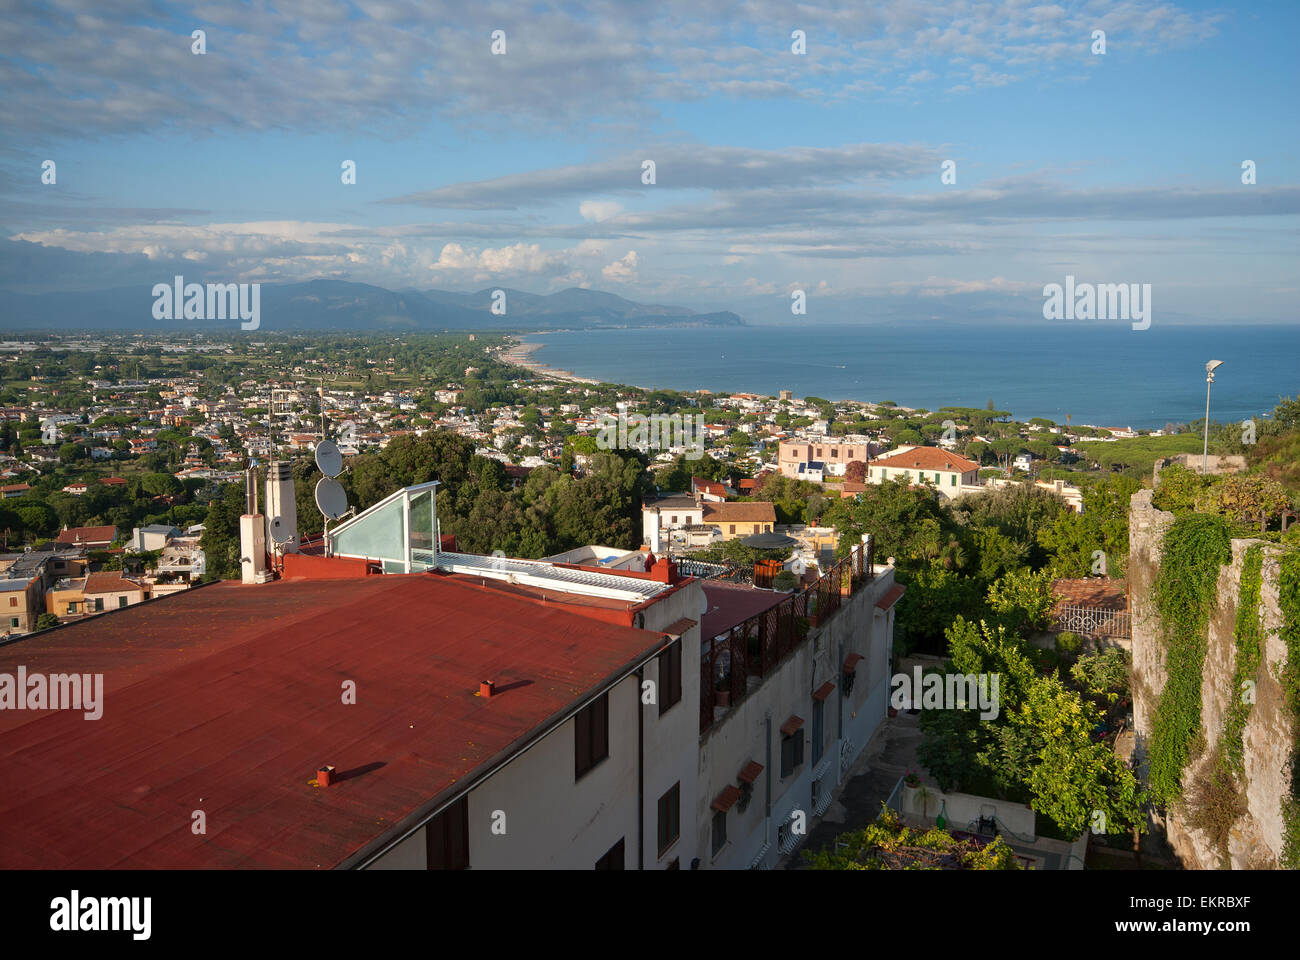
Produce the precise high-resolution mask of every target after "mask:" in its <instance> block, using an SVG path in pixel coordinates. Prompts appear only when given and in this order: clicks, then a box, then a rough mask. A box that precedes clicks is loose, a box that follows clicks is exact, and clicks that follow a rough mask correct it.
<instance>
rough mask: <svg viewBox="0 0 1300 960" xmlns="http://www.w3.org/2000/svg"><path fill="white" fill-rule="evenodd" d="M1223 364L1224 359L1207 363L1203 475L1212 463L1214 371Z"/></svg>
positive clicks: (1202, 452) (1202, 454) (1202, 453)
mask: <svg viewBox="0 0 1300 960" xmlns="http://www.w3.org/2000/svg"><path fill="white" fill-rule="evenodd" d="M1221 366H1223V361H1222V360H1211V361H1210V362H1209V363H1207V364H1206V365H1205V446H1204V447H1203V448H1202V450H1201V476H1205V473H1206V470H1207V469H1208V468H1209V464H1210V384H1212V383H1214V371H1215V370H1217V369H1218V368H1219V367H1221Z"/></svg>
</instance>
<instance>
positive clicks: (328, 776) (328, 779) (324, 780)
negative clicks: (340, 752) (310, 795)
mask: <svg viewBox="0 0 1300 960" xmlns="http://www.w3.org/2000/svg"><path fill="white" fill-rule="evenodd" d="M333 782H334V768H333V767H331V766H330V765H329V764H328V763H322V764H321V767H320V769H319V770H317V771H316V783H317V784H319V785H320V786H322V787H328V786H329V785H330V784H331V783H333Z"/></svg>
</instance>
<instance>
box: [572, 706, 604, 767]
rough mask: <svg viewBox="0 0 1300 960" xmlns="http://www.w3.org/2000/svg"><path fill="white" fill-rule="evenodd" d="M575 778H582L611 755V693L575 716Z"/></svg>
mask: <svg viewBox="0 0 1300 960" xmlns="http://www.w3.org/2000/svg"><path fill="white" fill-rule="evenodd" d="M573 733H574V767H573V773H574V776H573V779H574V780H581V779H582V778H583V776H585V775H586V773H587V771H589V770H590V769H591V768H592V767H594V766H595V765H596V764H598V763H600V761H602V760H604V759H605V758H606V757H608V756H609V694H608V693H606V694H604V695H603V696H601V697H600V698H599V699H598V700H596V701H595V702H593V703H592V704H590V705H589V706H587V707H584V708H583V709H582V710H581V711H579V713H578V715H577V716H576V717H574V718H573Z"/></svg>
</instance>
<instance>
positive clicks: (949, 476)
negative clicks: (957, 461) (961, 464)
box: [948, 473, 957, 487]
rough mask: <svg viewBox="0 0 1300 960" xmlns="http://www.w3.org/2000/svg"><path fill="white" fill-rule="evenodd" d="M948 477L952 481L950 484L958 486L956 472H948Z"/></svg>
mask: <svg viewBox="0 0 1300 960" xmlns="http://www.w3.org/2000/svg"><path fill="white" fill-rule="evenodd" d="M948 478H949V479H950V480H951V481H952V483H951V484H950V486H954V487H955V486H957V474H955V473H950V474H948Z"/></svg>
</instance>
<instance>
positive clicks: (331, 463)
mask: <svg viewBox="0 0 1300 960" xmlns="http://www.w3.org/2000/svg"><path fill="white" fill-rule="evenodd" d="M316 466H317V467H318V468H320V472H321V473H323V474H325V476H327V477H337V476H338V475H339V474H340V473H342V472H343V454H341V453H339V448H338V447H337V446H335V445H334V442H333V441H332V440H322V441H321V442H320V443H318V444H316ZM317 489H318V490H319V489H320V488H319V487H317Z"/></svg>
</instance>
